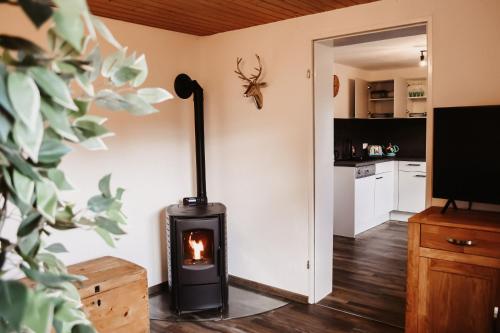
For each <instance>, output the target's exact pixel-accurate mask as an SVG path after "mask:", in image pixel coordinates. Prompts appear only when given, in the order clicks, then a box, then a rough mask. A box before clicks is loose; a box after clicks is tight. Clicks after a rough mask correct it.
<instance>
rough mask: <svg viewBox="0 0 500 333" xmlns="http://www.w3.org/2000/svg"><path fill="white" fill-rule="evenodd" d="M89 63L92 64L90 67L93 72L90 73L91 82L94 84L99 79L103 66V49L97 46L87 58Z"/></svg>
mask: <svg viewBox="0 0 500 333" xmlns="http://www.w3.org/2000/svg"><path fill="white" fill-rule="evenodd" d="M87 61H88V62H89V63H90V64H89V66H90V67H92V72H91V73H90V82H94V81H95V80H96V79H97V78H98V77H99V73H101V66H102V58H101V49H100V48H99V46H96V47H95V48H94V49H93V50H92V52H90V54H89V56H88V57H87Z"/></svg>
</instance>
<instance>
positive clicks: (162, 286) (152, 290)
mask: <svg viewBox="0 0 500 333" xmlns="http://www.w3.org/2000/svg"><path fill="white" fill-rule="evenodd" d="M163 292H168V282H167V281H165V282H162V283H159V284H157V285H154V286H151V287H149V288H148V295H149V296H152V295H156V294H159V293H163Z"/></svg>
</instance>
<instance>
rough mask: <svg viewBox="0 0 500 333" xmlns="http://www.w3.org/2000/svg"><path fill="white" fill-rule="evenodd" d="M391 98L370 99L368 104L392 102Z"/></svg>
mask: <svg viewBox="0 0 500 333" xmlns="http://www.w3.org/2000/svg"><path fill="white" fill-rule="evenodd" d="M393 100H394V98H393V97H385V98H370V102H383V101H393Z"/></svg>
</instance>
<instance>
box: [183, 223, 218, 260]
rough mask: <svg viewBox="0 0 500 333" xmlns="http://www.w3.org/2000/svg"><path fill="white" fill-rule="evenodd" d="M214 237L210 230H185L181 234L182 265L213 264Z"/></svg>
mask: <svg viewBox="0 0 500 333" xmlns="http://www.w3.org/2000/svg"><path fill="white" fill-rule="evenodd" d="M213 238H214V235H213V231H212V230H207V229H195V230H192V229H191V230H186V231H184V234H183V243H184V244H183V246H184V265H185V266H190V265H211V264H213V263H214V253H213V252H214V248H213V242H214V240H213Z"/></svg>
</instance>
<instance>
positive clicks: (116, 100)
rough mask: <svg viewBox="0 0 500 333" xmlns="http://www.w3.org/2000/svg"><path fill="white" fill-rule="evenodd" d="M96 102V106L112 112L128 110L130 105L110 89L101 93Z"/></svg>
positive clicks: (98, 94)
mask: <svg viewBox="0 0 500 333" xmlns="http://www.w3.org/2000/svg"><path fill="white" fill-rule="evenodd" d="M94 101H95V103H96V105H98V106H100V107H103V108H106V109H108V110H112V111H119V110H126V108H127V107H128V104H129V103H128V102H127V101H126V100H125V99H124V98H123V97H122V96H121V95H119V94H117V93H116V92H114V91H112V90H109V89H103V90H101V91H99V92H98V93H97V95H96V98H95V100H94Z"/></svg>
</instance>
